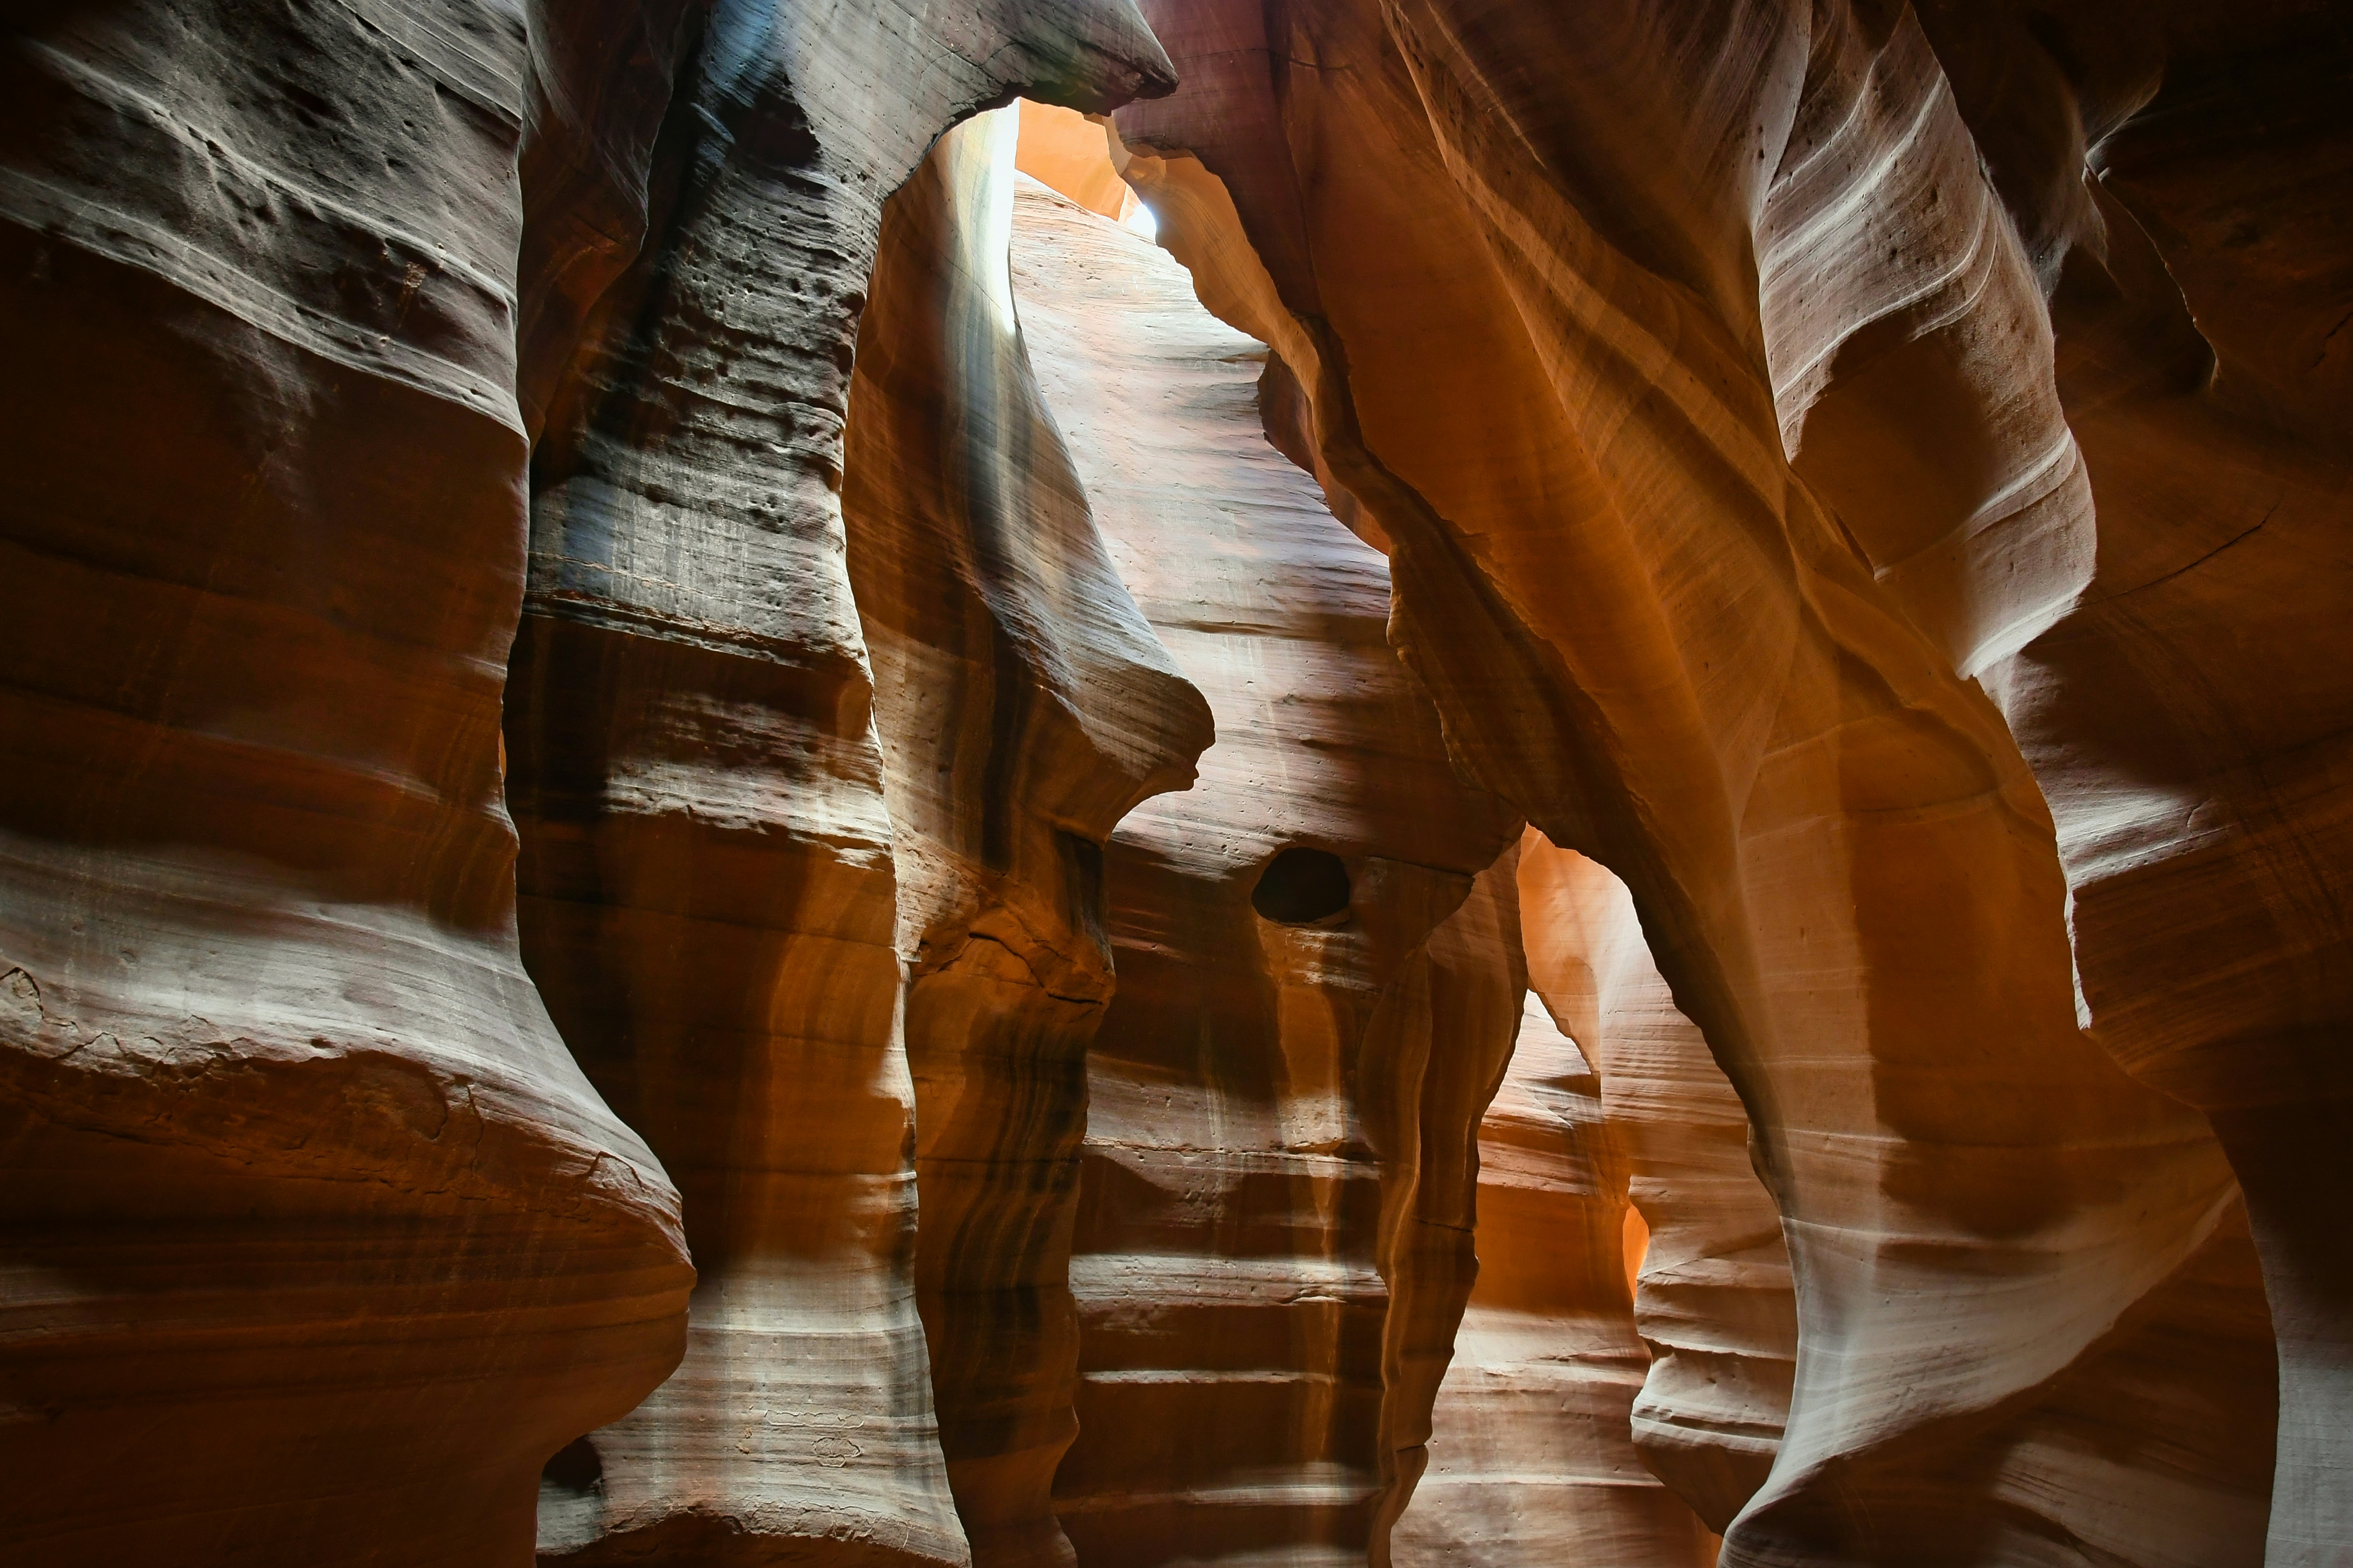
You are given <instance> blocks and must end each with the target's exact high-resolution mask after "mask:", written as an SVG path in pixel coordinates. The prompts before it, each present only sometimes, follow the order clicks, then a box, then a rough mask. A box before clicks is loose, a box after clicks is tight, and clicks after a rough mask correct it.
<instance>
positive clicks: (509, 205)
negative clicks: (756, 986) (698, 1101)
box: [0, 0, 692, 1568]
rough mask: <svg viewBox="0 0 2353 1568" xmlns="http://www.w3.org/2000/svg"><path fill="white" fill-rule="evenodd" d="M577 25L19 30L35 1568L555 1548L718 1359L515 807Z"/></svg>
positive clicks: (17, 1062)
mask: <svg viewBox="0 0 2353 1568" xmlns="http://www.w3.org/2000/svg"><path fill="white" fill-rule="evenodd" d="M617 9H618V8H617V7H616V6H613V5H591V6H586V7H580V8H577V10H576V12H575V15H574V16H572V17H570V18H569V19H570V20H578V21H582V22H586V23H590V24H592V25H593V23H594V20H595V17H597V16H603V17H610V16H613V15H614V14H616V12H617ZM655 10H656V11H657V12H658V11H659V7H656V8H655ZM592 13H593V14H594V15H593V16H592V15H591V14H592ZM647 25H648V26H649V27H652V28H654V29H655V30H659V26H660V24H659V21H658V20H654V19H653V14H652V13H649V14H648V22H647ZM548 26H549V20H548V18H547V16H545V15H544V14H543V12H542V11H541V9H540V8H539V7H537V6H509V5H476V4H470V3H466V0H441V3H434V4H420V5H399V6H393V5H353V6H345V7H312V6H252V5H230V4H210V3H202V4H196V5H157V4H145V3H132V4H122V5H103V6H94V5H36V6H16V7H12V8H11V9H10V11H9V13H8V16H7V18H6V27H7V36H6V38H5V45H0V105H5V108H0V341H5V342H6V343H7V345H8V353H7V365H8V374H7V376H6V378H5V383H6V392H5V431H6V437H5V438H6V443H7V451H8V465H9V482H8V486H7V497H6V500H5V501H0V518H5V521H0V553H5V558H6V570H7V573H8V580H9V582H10V584H11V585H12V589H13V591H14V592H15V593H16V595H20V598H19V600H18V603H17V606H16V611H15V612H14V613H12V614H11V615H10V616H8V619H7V626H6V628H5V631H0V640H5V651H0V732H5V737H6V740H5V753H6V755H7V757H8V766H7V768H6V770H5V780H0V884H4V885H5V895H0V1076H5V1084H0V1186H5V1197H0V1238H4V1239H0V1279H5V1285H0V1412H5V1415H0V1557H5V1559H6V1560H7V1561H8V1562H10V1563H21V1564H26V1565H28V1568H31V1565H47V1564H66V1563H76V1564H79V1563H90V1564H114V1563H133V1562H156V1563H161V1562H170V1563H187V1564H211V1563H258V1562H259V1563H288V1562H301V1563H319V1564H337V1563H402V1564H418V1565H422V1564H452V1565H456V1564H467V1565H472V1564H492V1563H496V1564H501V1565H504V1568H512V1564H515V1563H520V1562H522V1561H523V1560H524V1559H525V1558H527V1556H528V1555H529V1552H530V1542H531V1538H532V1530H533V1500H534V1497H535V1494H536V1484H537V1482H536V1478H537V1475H538V1472H539V1470H540V1467H541V1465H542V1464H543V1462H544V1461H545V1459H546V1458H547V1457H548V1456H549V1455H550V1454H551V1453H553V1452H554V1451H555V1450H556V1449H557V1448H559V1447H562V1446H563V1445H564V1444H565V1442H566V1441H567V1440H568V1438H569V1437H570V1436H573V1435H575V1434H576V1433H577V1432H578V1431H581V1430H584V1429H586V1427H588V1426H595V1425H597V1424H599V1423H601V1422H604V1421H607V1420H610V1419H612V1418H613V1417H615V1416H617V1415H621V1414H622V1413H624V1412H625V1411H627V1410H628V1407H629V1406H630V1405H632V1404H634V1403H635V1402H636V1401H637V1400H638V1398H639V1397H641V1396H642V1395H643V1394H644V1393H645V1392H646V1391H647V1390H649V1389H650V1388H651V1387H652V1386H653V1385H654V1384H656V1383H657V1382H659V1380H660V1378H661V1377H662V1375H663V1374H664V1373H666V1372H668V1370H669V1369H670V1367H671V1366H672V1365H674V1364H675V1363H676V1362H677V1359H678V1355H679V1351H680V1338H681V1328H682V1312H683V1308H684V1304H685V1294H686V1291H687V1289H688V1287H689V1286H690V1284H691V1279H692V1276H691V1272H690V1270H689V1268H688V1267H687V1261H686V1253H685V1247H684V1245H683V1243H682V1239H681V1233H680V1214H679V1198H678V1194H677V1192H676V1191H675V1190H674V1189H673V1188H672V1187H671V1185H670V1180H669V1178H668V1177H667V1176H666V1175H665V1174H664V1173H663V1170H662V1167H661V1165H660V1164H659V1162H658V1161H657V1160H656V1159H655V1157H654V1155H653V1154H652V1153H651V1152H649V1151H648V1149H647V1147H646V1145H645V1143H644V1142H642V1141H640V1139H639V1138H638V1135H637V1134H636V1133H635V1132H633V1131H630V1130H629V1129H628V1128H627V1127H625V1126H624V1125H623V1124H622V1123H621V1121H619V1119H617V1117H616V1116H614V1114H613V1113H612V1112H611V1111H610V1110H607V1108H606V1106H605V1105H604V1104H603V1103H602V1102H601V1101H600V1100H598V1099H597V1097H596V1093H595V1092H594V1091H593V1090H592V1089H590V1087H589V1084H588V1082H587V1081H586V1079H584V1078H583V1077H582V1075H581V1074H580V1071H579V1069H578V1068H576V1067H575V1065H574V1063H573V1061H572V1059H571V1058H570V1056H569V1055H568V1054H567V1053H566V1052H565V1048H564V1044H563V1042H562V1041H561V1040H560V1039H559V1038H558V1037H557V1036H556V1033H555V1030H554V1027H553V1026H551V1025H550V1023H549V1019H548V1015H547V1011H546V1009H545V1008H544V1007H543V1005H542V1004H541V1001H540V998H539V996H538V995H537V994H536V993H535V992H534V991H533V987H532V984H531V983H530V981H529V980H527V979H526V978H525V977H524V972H523V968H522V963H520V961H519V959H518V954H517V947H516V936H515V911H514V901H513V879H512V861H513V857H514V852H515V840H514V834H513V830H512V826H511V825H510V823H509V821H508V819H507V816H506V813H505V810H504V807H503V805H502V804H501V750H500V742H499V718H500V701H501V685H502V682H503V679H504V676H505V671H506V659H507V648H508V644H509V642H510V640H511V639H512V637H513V635H514V629H515V616H516V611H517V608H518V606H519V604H520V602H521V598H522V577H523V570H524V489H525V472H524V470H525V460H526V453H527V440H526V435H525V430H526V423H525V420H524V418H523V417H522V413H521V411H520V407H519V404H518V393H517V387H518V376H519V371H518V357H517V347H516V331H517V318H516V303H517V300H518V298H519V297H521V296H522V295H525V294H529V293H531V292H533V290H536V289H543V288H544V287H546V286H547V279H546V278H545V277H544V276H543V270H544V267H545V262H544V260H543V258H540V257H538V256H524V252H525V251H527V250H528V249H529V247H527V246H526V245H525V243H524V230H525V227H526V225H525V221H524V219H525V209H526V207H527V206H528V205H530V203H531V201H532V200H533V198H534V197H539V196H543V195H547V194H548V193H547V188H546V185H545V184H544V182H543V180H542V179H541V178H540V177H539V176H540V175H541V174H543V172H544V171H545V170H546V168H547V167H548V166H549V160H550V159H551V158H554V159H558V160H560V158H561V156H562V154H560V153H556V152H554V151H552V150H551V149H552V146H553V142H554V141H555V140H560V139H561V138H562V136H563V135H564V134H565V132H563V131H562V129H561V128H559V127H556V126H554V125H553V124H552V123H550V122H547V121H542V120H539V119H537V118H535V117H534V116H533V113H532V112H531V109H532V106H533V104H535V103H538V102H541V101H543V100H544V99H545V98H546V96H547V95H550V94H561V93H564V92H566V91H568V90H571V89H574V88H576V87H578V86H579V85H580V83H579V82H578V81H577V80H576V79H572V78H570V77H568V76H567V74H566V70H567V68H566V66H565V63H564V62H563V61H562V60H560V59H558V58H554V56H553V55H551V54H548V53H544V52H543V50H542V48H541V46H542V45H543V44H544V43H545V42H546V41H547V38H548ZM598 74H599V76H600V78H605V76H606V73H604V72H602V71H600V72H599V73H598ZM618 74H619V76H620V77H621V78H622V79H628V77H627V73H626V72H622V73H618ZM632 80H633V79H632ZM603 133H604V134H606V135H607V136H608V137H609V138H610V141H611V142H612V144H613V145H615V146H619V145H621V144H623V143H626V142H628V137H629V131H628V127H626V126H618V125H616V126H609V127H607V128H605V131H604V132H603ZM519 257H522V259H521V260H519V259H518V258H519Z"/></svg>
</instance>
